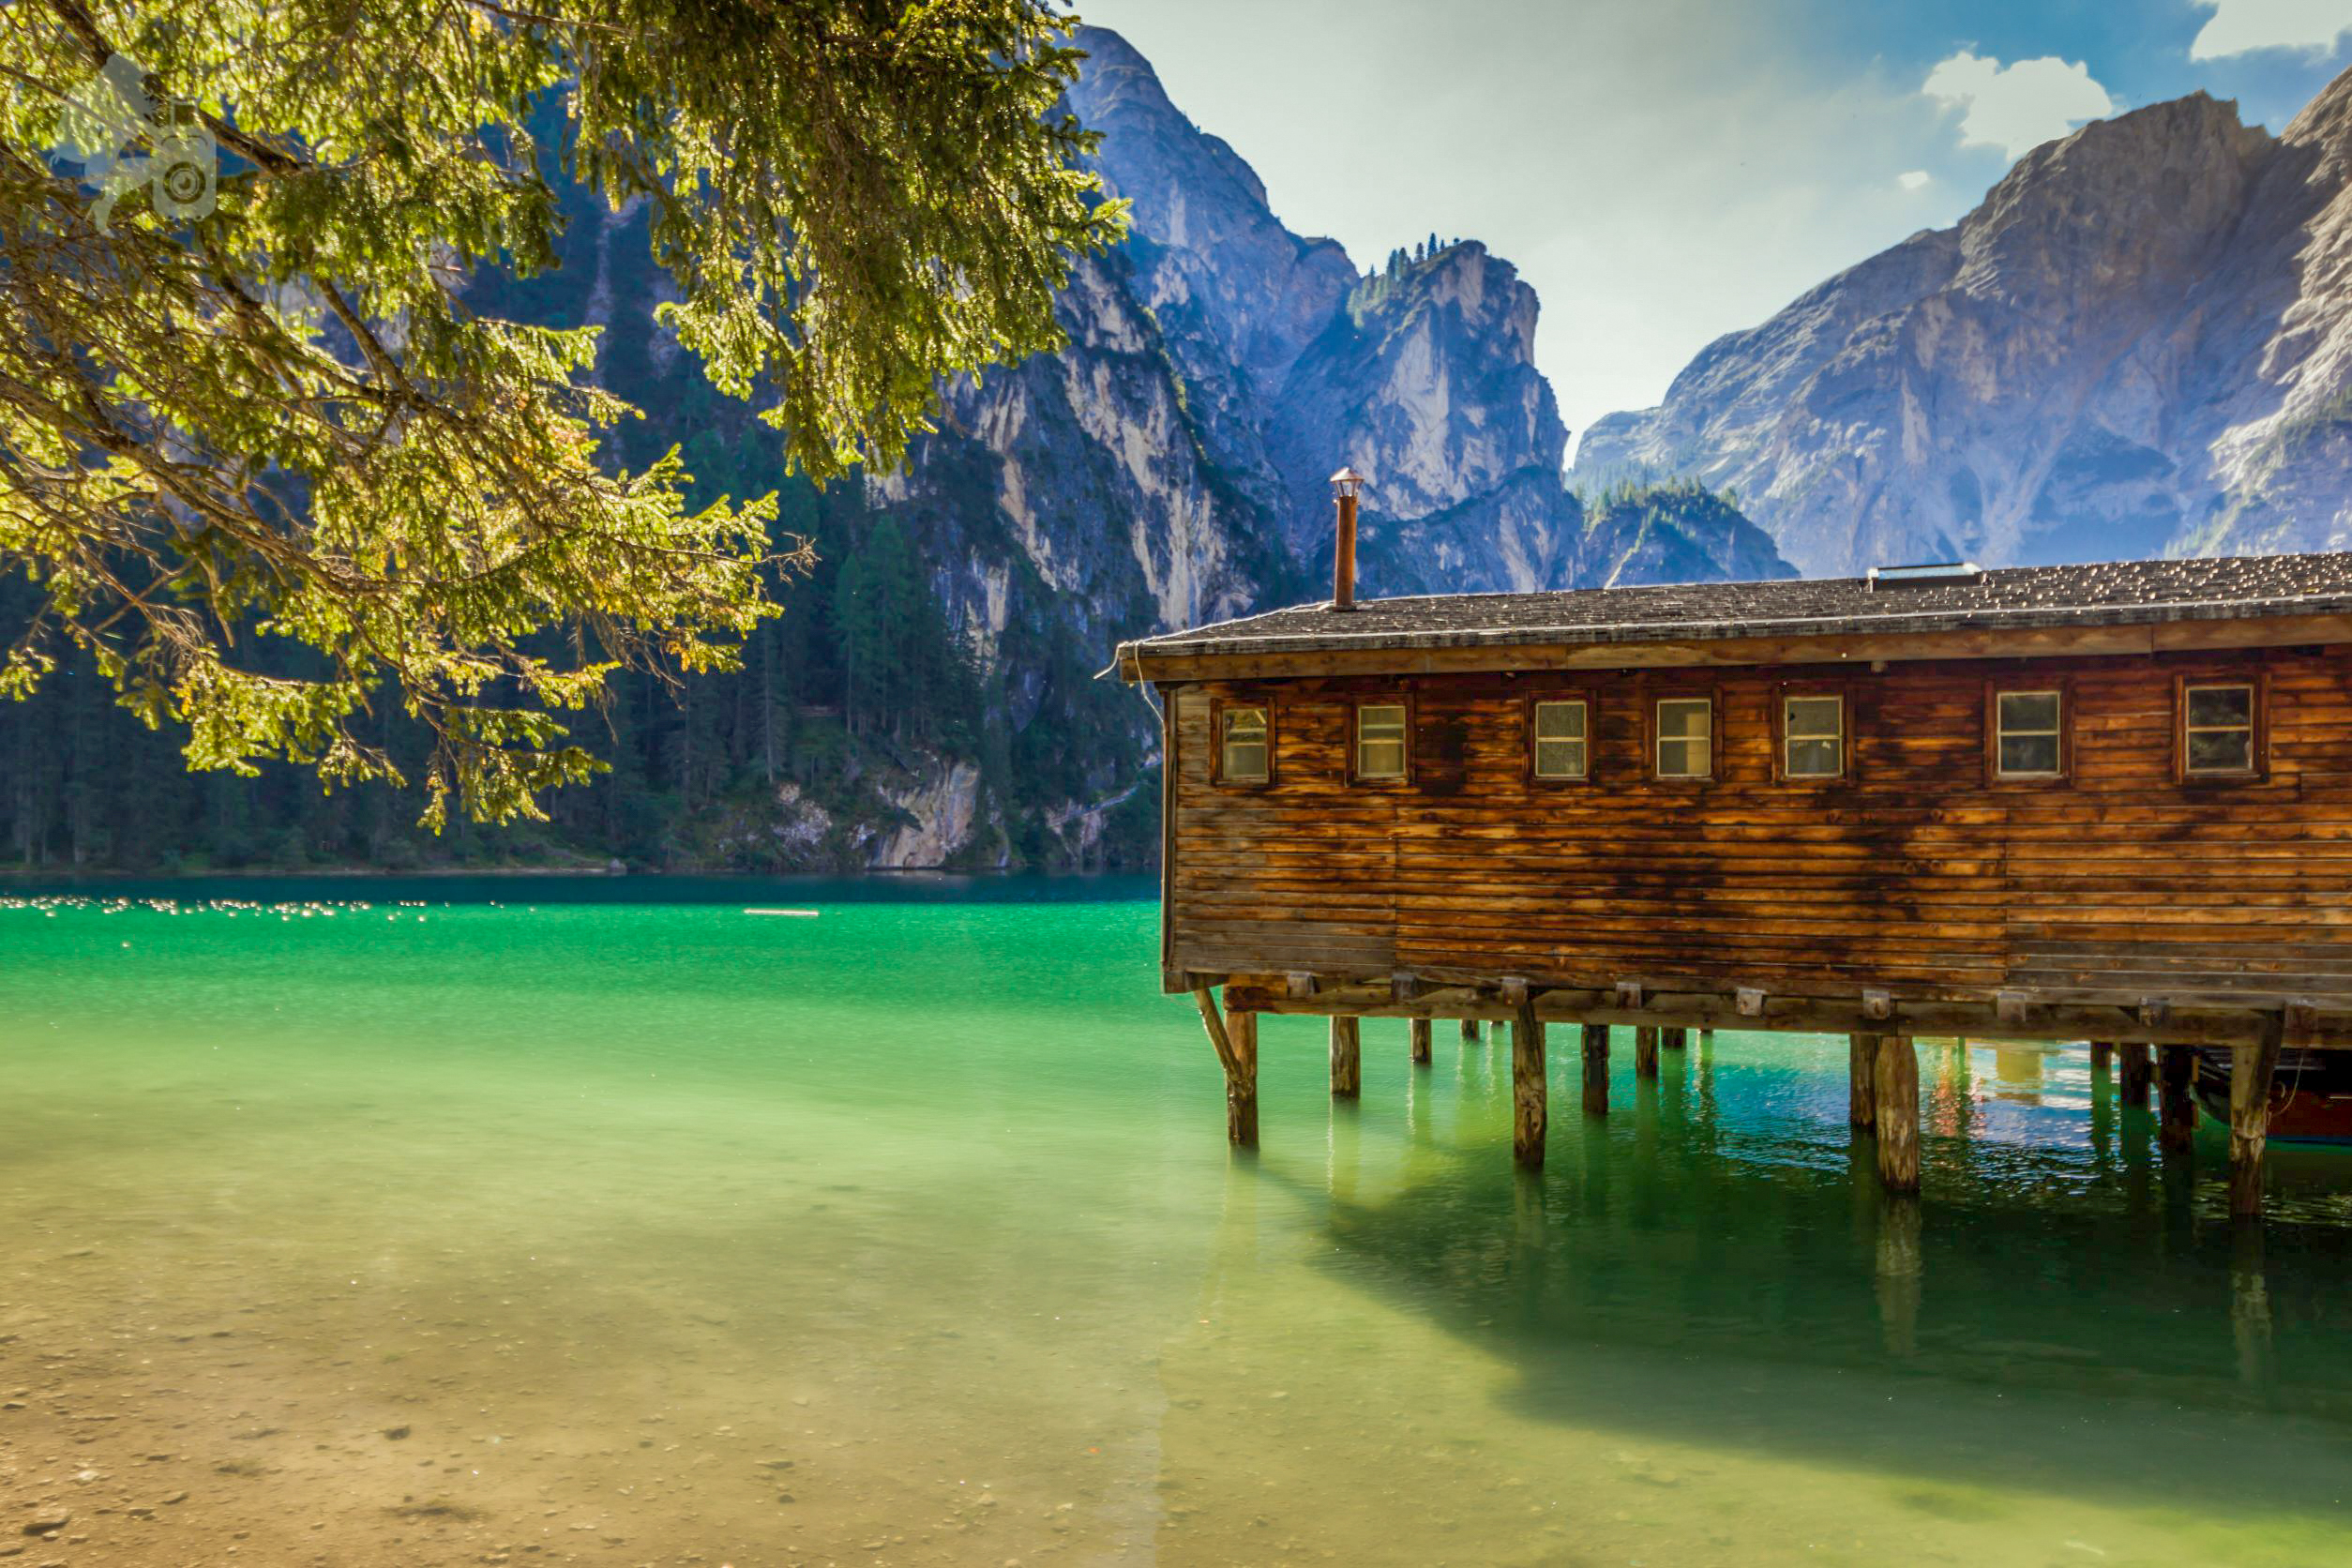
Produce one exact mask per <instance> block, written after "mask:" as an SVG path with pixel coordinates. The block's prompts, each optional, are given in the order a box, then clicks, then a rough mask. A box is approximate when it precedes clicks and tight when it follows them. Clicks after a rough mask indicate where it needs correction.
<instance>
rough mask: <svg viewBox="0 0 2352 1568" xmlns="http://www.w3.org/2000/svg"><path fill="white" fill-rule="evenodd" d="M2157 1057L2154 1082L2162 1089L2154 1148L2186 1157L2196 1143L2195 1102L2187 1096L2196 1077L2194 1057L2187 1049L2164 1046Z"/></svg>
mask: <svg viewBox="0 0 2352 1568" xmlns="http://www.w3.org/2000/svg"><path fill="white" fill-rule="evenodd" d="M2156 1056H2157V1065H2158V1068H2159V1071H2158V1073H2157V1080H2158V1082H2159V1084H2160V1085H2161V1087H2162V1089H2163V1093H2162V1094H2161V1095H2160V1096H2159V1104H2160V1105H2161V1106H2162V1107H2163V1110H2162V1115H2161V1119H2160V1120H2159V1121H2158V1123H2157V1126H2156V1143H2157V1147H2159V1148H2161V1149H2163V1150H2164V1152H2165V1153H2168V1154H2185V1153H2188V1152H2189V1151H2190V1150H2191V1149H2194V1147H2196V1141H2197V1102H2196V1097H2195V1095H2194V1094H2193V1093H2191V1092H2190V1091H2191V1086H2192V1084H2193V1083H2194V1080H2195V1077H2196V1064H2197V1059H2196V1053H2195V1052H2194V1050H2192V1049H2190V1048H2188V1047H2187V1046H2165V1047H2164V1048H2162V1049H2160V1050H2159V1051H2158V1052H2157V1053H2156Z"/></svg>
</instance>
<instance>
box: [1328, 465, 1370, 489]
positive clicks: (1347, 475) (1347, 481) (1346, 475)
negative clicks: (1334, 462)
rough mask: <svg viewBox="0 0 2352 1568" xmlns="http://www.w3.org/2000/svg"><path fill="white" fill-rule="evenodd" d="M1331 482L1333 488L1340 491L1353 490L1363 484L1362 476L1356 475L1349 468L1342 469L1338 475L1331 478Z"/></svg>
mask: <svg viewBox="0 0 2352 1568" xmlns="http://www.w3.org/2000/svg"><path fill="white" fill-rule="evenodd" d="M1331 482H1332V484H1333V485H1334V486H1335V487H1336V488H1338V489H1340V490H1353V489H1354V488H1355V487H1356V486H1358V485H1361V484H1362V483H1364V475H1361V474H1358V473H1357V472H1356V471H1355V470H1354V469H1353V468H1351V467H1350V468H1342V469H1341V470H1340V471H1339V472H1338V473H1336V474H1334V475H1332V476H1331Z"/></svg>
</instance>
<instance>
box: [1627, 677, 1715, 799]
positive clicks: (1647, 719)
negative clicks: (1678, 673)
mask: <svg viewBox="0 0 2352 1568" xmlns="http://www.w3.org/2000/svg"><path fill="white" fill-rule="evenodd" d="M1661 702H1704V703H1706V704H1707V771H1706V772H1705V773H1703V774H1691V773H1660V772H1659V771H1658V741H1659V738H1660V737H1659V734H1658V704H1659V703H1661ZM1641 742H1642V746H1641V749H1642V766H1641V771H1642V776H1643V778H1644V779H1645V780H1647V781H1648V782H1650V783H1651V784H1663V785H1666V787H1668V788H1669V789H1689V788H1693V787H1697V786H1704V785H1710V784H1718V783H1721V782H1722V781H1723V691H1722V688H1721V687H1718V686H1651V687H1650V688H1649V689H1647V690H1645V691H1644V692H1643V693H1642V694H1641Z"/></svg>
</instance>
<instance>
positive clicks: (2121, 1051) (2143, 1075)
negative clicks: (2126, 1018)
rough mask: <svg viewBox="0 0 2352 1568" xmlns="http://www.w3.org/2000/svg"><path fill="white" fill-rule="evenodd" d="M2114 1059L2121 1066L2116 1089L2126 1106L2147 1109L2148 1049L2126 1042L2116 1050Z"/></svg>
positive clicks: (2135, 1043) (2133, 1042) (2139, 1044)
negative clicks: (2115, 1058)
mask: <svg viewBox="0 0 2352 1568" xmlns="http://www.w3.org/2000/svg"><path fill="white" fill-rule="evenodd" d="M2116 1057H2117V1059H2118V1062H2119V1063H2121V1066H2122V1069H2123V1071H2122V1075H2121V1078H2120V1080H2119V1082H2118V1090H2119V1092H2120V1093H2121V1094H2122V1096H2123V1103H2124V1104H2125V1105H2127V1106H2138V1107H2139V1108H2141V1109H2143V1110H2145V1109H2147V1108H2148V1076H2149V1066H2150V1063H2149V1062H2148V1047H2147V1046H2145V1045H2143V1044H2141V1043H2140V1042H2139V1041H2137V1040H2127V1041H2125V1042H2123V1044H2122V1045H2120V1046H2119V1047H2118V1048H2117V1049H2116Z"/></svg>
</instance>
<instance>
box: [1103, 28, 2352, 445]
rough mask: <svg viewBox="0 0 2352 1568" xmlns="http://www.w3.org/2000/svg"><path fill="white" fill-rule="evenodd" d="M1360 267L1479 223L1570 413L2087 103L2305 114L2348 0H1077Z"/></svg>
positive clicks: (1740, 322) (1775, 295) (1888, 238)
mask: <svg viewBox="0 0 2352 1568" xmlns="http://www.w3.org/2000/svg"><path fill="white" fill-rule="evenodd" d="M1076 9H1078V12H1079V13H1080V14H1081V15H1083V16H1084V17H1085V18H1087V19H1088V20H1089V21H1093V22H1098V23H1103V24H1105V25H1108V26H1111V27H1115V28H1117V29H1118V30H1119V31H1121V32H1122V33H1123V34H1125V35H1126V36H1127V38H1129V39H1130V40H1131V41H1132V42H1133V43H1134V44H1135V45H1136V46H1137V47H1138V49H1140V50H1142V51H1143V53H1145V54H1146V55H1147V56H1149V57H1150V58H1151V59H1152V61H1153V64H1154V66H1156V67H1157V68H1158V69H1159V72H1160V75H1161V78H1162V80H1163V81H1164V82H1165V83H1167V85H1168V92H1169V95H1170V96H1171V97H1172V98H1174V99H1175V100H1176V102H1177V104H1178V105H1179V106H1180V107H1182V108H1183V109H1184V111H1185V112H1186V113H1189V114H1190V115H1191V116H1192V118H1193V119H1194V120H1195V122H1197V123H1198V124H1199V125H1200V126H1201V128H1204V129H1206V130H1210V131H1214V132H1215V133H1216V134H1218V135H1220V136H1223V137H1224V138H1225V139H1226V140H1227V141H1229V142H1230V143H1232V144H1233V146H1234V147H1235V149H1236V150H1237V151H1239V152H1240V153H1241V155H1242V156H1243V157H1244V158H1247V159H1248V160H1249V161H1250V163H1251V164H1252V165H1253V166H1254V167H1255V168H1256V169H1257V170H1258V172H1259V175H1260V176H1261V177H1262V178H1263V179H1264V180H1265V182H1266V187H1267V191H1268V194H1269V197H1270V198H1271V200H1272V202H1273V204H1274V210H1275V212H1276V213H1278V214H1279V215H1280V216H1281V218H1282V219H1283V220H1284V221H1285V222H1287V223H1289V225H1290V227H1291V228H1293V229H1295V230H1298V231H1299V232H1301V233H1304V234H1332V235H1334V236H1336V237H1337V238H1338V239H1339V240H1341V241H1342V242H1343V243H1344V244H1346V246H1347V247H1348V249H1349V253H1350V254H1351V255H1353V256H1354V257H1355V258H1356V261H1357V263H1358V264H1359V265H1364V264H1372V263H1377V262H1378V261H1379V260H1380V257H1382V256H1383V255H1385V254H1386V253H1387V251H1388V249H1390V248H1391V247H1392V246H1395V245H1407V246H1410V244H1412V243H1413V242H1414V241H1415V240H1417V239H1419V238H1421V237H1423V236H1424V235H1426V234H1429V233H1431V232H1432V231H1435V232H1437V233H1438V234H1442V235H1448V236H1451V235H1455V234H1459V235H1462V236H1464V237H1468V238H1477V239H1483V240H1485V242H1486V243H1487V244H1488V246H1489V247H1491V248H1492V249H1494V250H1495V252H1496V253H1497V254H1499V255H1501V256H1504V257H1507V258H1509V259H1510V260H1511V261H1513V262H1515V263H1516V264H1518V266H1519V269H1520V272H1521V274H1522V275H1523V276H1524V277H1525V278H1526V279H1527V280H1528V281H1529V282H1530V283H1532V284H1533V285H1534V286H1535V289H1536V291H1537V293H1538V294H1540V295H1541V296H1542V299H1543V304H1544V313H1543V325H1542V327H1541V329H1540V332H1539V335H1538V339H1537V347H1536V354H1537V358H1538V361H1539V363H1540V364H1541V365H1542V367H1543V369H1544V370H1545V373H1546V374H1547V375H1549V376H1550V378H1551V380H1552V384H1553V386H1554V387H1555V388H1556V390H1557V391H1558V393H1559V395H1560V406H1561V412H1562V414H1563V415H1564V416H1565V417H1566V418H1567V420H1568V423H1569V426H1570V428H1571V430H1581V429H1582V428H1583V427H1584V426H1585V425H1587V424H1589V423H1591V420H1592V419H1593V418H1595V417H1596V416H1598V415H1602V414H1605V413H1606V412H1608V411H1610V410H1612V409H1620V408H1638V407H1643V406H1646V405H1648V404H1651V403H1653V402H1655V401H1657V400H1658V399H1659V398H1660V397H1661V396H1662V395H1663V394H1664V393H1665V391H1666V384H1667V382H1668V381H1669V380H1671V379H1672V377H1673V375H1674V373H1675V372H1676V371H1677V370H1679V369H1681V367H1682V366H1683V365H1684V364H1685V363H1687V362H1688V361H1689V359H1690V357H1691V356H1692V355H1693V354H1696V352H1697V351H1698V350H1699V349H1700V348H1701V347H1703V346H1704V345H1705V344H1706V343H1707V342H1708V341H1709V340H1710V339H1713V338H1714V337H1716V336H1717V335H1719V334H1721V333H1724V332H1726V331H1730V330H1733V329H1735V328H1738V327H1742V326H1749V325H1753V324H1756V322H1759V321H1761V320H1763V319H1764V318H1765V317H1766V316H1768V315H1770V314H1771V313H1772V311H1774V310H1776V309H1779V308H1780V307H1781V306H1783V305H1785V304H1787V302H1788V301H1789V300H1791V299H1793V298H1794V297H1796V296H1797V295H1798V294H1802V293H1803V292H1804V291H1805V290H1806V289H1808V288H1811V287H1812V286H1813V285H1814V284H1816V283H1818V282H1820V281H1821V280H1822V279H1825V278H1827V277H1829V276H1830V275H1831V274H1832V273H1833V272H1835V271H1837V270H1839V269H1840V268H1842V267H1845V266H1847V265H1850V264H1853V263H1855V262H1857V261H1860V260H1861V259H1862V257H1864V256H1866V255H1869V254H1870V253H1872V252H1873V251H1876V250H1878V249H1883V248H1885V247H1886V246H1888V245H1891V244H1892V243H1894V242H1895V241H1897V240H1899V239H1901V238H1902V237H1903V236H1904V235H1906V234H1910V233H1913V232H1914V231H1916V230H1919V229H1922V228H1931V227H1940V226H1943V225H1946V224H1949V223H1952V222H1953V221H1954V220H1956V219H1958V218H1959V217H1960V216H1961V215H1962V214H1963V213H1965V212H1967V211H1968V209H1969V208H1970V207H1972V206H1974V205H1975V204H1977V202H1978V201H1979V200H1980V199H1982V197H1983V193H1984V191H1985V189H1986V188H1988V187H1989V186H1990V185H1991V184H1992V183H1993V182H1994V181H1995V180H1997V179H1998V178H1999V177H2000V175H2001V173H2002V172H2003V171H2004V170H2006V169H2007V168H2008V167H2009V165H2010V163H2011V162H2012V161H2013V158H2015V157H2016V156H2017V155H2018V154H2020V153H2023V152H2024V151H2026V150H2028V149H2029V148H2030V147H2032V146H2033V145H2035V144H2036V143H2039V142H2041V141H2043V140H2045V139H2047V138H2049V137H2053V136H2058V135H2062V134H2064V132H2065V131H2066V130H2067V129H2069V128H2071V127H2073V126H2074V125H2078V124H2080V123H2081V122H2082V121H2083V120H2084V119H2086V118H2090V117H2099V116H2103V115H2105V114H2112V113H2122V112H2124V111H2127V110H2130V109H2133V108H2136V107H2139V106H2141V105H2144V104H2148V103H2154V102H2158V101H2160V100H2162V99H2164V98H2177V97H2179V96H2180V95H2182V94H2184V93H2188V92H2193V91H2195V90H2197V89H2199V88H2202V89H2204V90H2205V91H2207V92H2209V93H2210V94H2212V95H2213V96H2214V97H2216V98H2235V99H2236V100H2237V101H2238V104H2239V113H2241V115H2242V116H2243V117H2244V118H2246V119H2247V120H2249V121H2251V122H2254V123H2258V124H2262V125H2267V126H2269V128H2271V129H2272V130H2278V129H2281V128H2284V126H2285V124H2286V122H2287V121H2288V119H2290V118H2291V117H2292V116H2293V115H2294V113H2295V112H2296V111H2297V110H2298V109H2299V108H2300V107H2301V106H2302V105H2303V103H2304V102H2305V101H2306V100H2308V99H2309V98H2311V96H2312V95H2313V94H2314V93H2315V92H2317V91H2318V90H2319V89H2320V88H2321V87H2322V86H2324V85H2326V84H2327V83H2328V81H2329V79H2330V78H2332V77H2333V76H2334V75H2335V74H2336V73H2337V72H2338V71H2340V70H2342V69H2344V67H2345V66H2346V65H2347V63H2352V37H2347V36H2346V30H2347V29H2352V0H2095V3H2094V0H2040V3H2031V4H2029V3H2022V0H2020V3H2009V0H2003V3H1998V4H1983V3H1980V4H1962V3H1959V0H1905V3H1893V0H1867V3H1863V0H1847V3H1843V4H1838V3H1832V0H1747V3H1744V4H1741V3H1733V0H1569V3H1560V0H1550V3H1546V0H1440V3H1427V0H1412V3H1410V4H1407V3H1399V0H1387V3H1383V0H1092V3H1087V0H1078V3H1077V5H1076Z"/></svg>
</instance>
